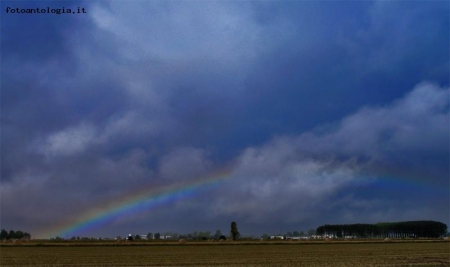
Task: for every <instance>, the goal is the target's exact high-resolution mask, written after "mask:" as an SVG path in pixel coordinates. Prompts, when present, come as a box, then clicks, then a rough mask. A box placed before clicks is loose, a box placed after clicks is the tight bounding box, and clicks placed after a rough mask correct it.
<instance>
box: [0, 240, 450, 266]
mask: <svg viewBox="0 0 450 267" xmlns="http://www.w3.org/2000/svg"><path fill="white" fill-rule="evenodd" d="M0 265H1V266H52V267H56V266H450V243H449V242H389V243H386V242H331V243H330V242H328V243H326V242H284V243H282V242H280V243H273V242H263V243H259V242H246V243H244V242H243V243H240V242H234V243H228V242H227V243H222V244H221V243H219V242H215V243H208V242H205V243H189V242H188V243H187V244H178V243H156V242H153V243H128V244H118V243H112V242H110V243H92V244H86V243H85V244H80V243H76V244H74V243H61V244H52V243H41V244H39V243H34V244H33V243H31V244H20V245H17V244H15V245H7V244H2V245H1V246H0Z"/></svg>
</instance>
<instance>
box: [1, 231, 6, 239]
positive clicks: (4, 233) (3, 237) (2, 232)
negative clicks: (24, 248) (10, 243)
mask: <svg viewBox="0 0 450 267" xmlns="http://www.w3.org/2000/svg"><path fill="white" fill-rule="evenodd" d="M0 239H8V232H7V231H6V230H5V229H2V231H1V233H0Z"/></svg>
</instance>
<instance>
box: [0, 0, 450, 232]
mask: <svg viewBox="0 0 450 267" xmlns="http://www.w3.org/2000/svg"><path fill="white" fill-rule="evenodd" d="M27 4H28V2H26V3H21V5H27ZM72 4H73V5H78V4H79V3H71V4H70V5H72ZM83 5H85V6H86V8H88V11H89V13H88V14H87V15H86V16H77V17H76V18H64V17H56V16H47V17H43V16H40V17H37V16H27V17H23V16H14V17H11V16H6V15H5V16H2V60H3V62H2V63H3V64H2V70H1V75H2V79H1V80H2V99H1V104H2V105H1V108H2V112H1V125H2V127H1V131H2V132H1V134H2V135H1V139H2V142H1V146H2V161H1V167H2V168H1V175H2V179H1V185H2V187H1V190H2V191H1V193H2V194H1V200H2V201H1V205H2V221H1V223H2V227H3V225H5V227H10V226H11V227H12V226H13V225H20V227H21V228H24V229H25V228H27V229H28V228H32V229H39V228H40V226H41V225H45V224H47V221H48V217H49V216H50V215H51V216H52V220H55V221H58V220H63V219H68V218H73V219H75V218H77V216H80V214H82V213H83V211H84V210H86V209H88V208H90V207H91V206H95V205H97V206H96V207H98V208H99V209H101V208H102V203H107V202H108V201H112V200H114V199H116V198H119V197H120V196H122V195H124V194H129V193H130V192H132V191H133V190H137V189H138V188H141V187H142V186H157V185H161V184H171V183H174V182H179V181H182V182H188V181H191V180H195V179H196V178H198V177H204V176H207V175H208V174H209V173H211V172H214V170H216V169H223V168H226V169H227V171H228V173H229V176H230V177H229V179H228V180H227V181H225V182H224V183H223V185H222V187H220V188H218V189H214V190H212V191H211V192H208V191H202V190H199V192H198V194H197V195H196V196H195V197H193V198H189V199H186V200H185V201H183V202H179V203H171V204H168V206H167V208H166V209H155V210H152V211H149V212H148V213H144V214H136V215H135V216H136V218H138V219H139V220H143V221H144V222H142V223H139V224H136V225H135V226H134V227H137V228H138V229H137V231H148V230H150V229H148V230H146V226H145V225H149V224H152V225H153V226H154V227H155V228H158V229H160V231H164V230H169V229H163V228H164V227H170V229H171V230H176V229H180V230H179V231H183V230H185V229H191V226H189V225H192V224H195V223H200V222H199V219H198V218H201V221H202V223H203V225H205V227H208V226H207V225H221V223H223V221H229V220H232V219H234V218H237V219H239V220H240V221H242V222H243V223H244V224H243V227H247V228H248V229H255V233H256V232H258V230H257V229H272V230H271V231H277V230H278V225H280V224H282V225H294V224H301V223H303V224H304V225H306V224H307V225H310V227H315V226H317V224H318V223H319V222H324V223H327V222H328V221H327V219H328V218H331V216H335V218H339V220H340V221H347V222H352V221H361V220H363V221H376V220H377V218H380V220H381V219H382V218H387V219H392V220H395V216H394V215H395V214H396V215H397V217H398V218H401V219H408V218H414V219H416V218H418V217H420V214H423V215H424V216H425V217H426V218H425V219H442V220H445V219H446V218H444V217H445V216H444V217H442V214H445V212H443V210H444V211H445V210H446V208H447V210H448V206H446V205H447V204H448V203H445V204H442V202H441V201H442V199H444V198H445V197H446V196H448V191H439V192H438V193H436V194H434V195H433V197H431V192H432V191H431V190H430V191H427V190H424V191H421V196H422V197H424V198H425V197H426V196H429V195H430V200H429V201H428V202H426V201H425V202H423V203H420V201H415V202H414V201H413V202H411V203H413V204H411V203H409V204H408V201H409V200H408V197H409V195H410V193H411V192H412V191H414V188H412V187H411V188H410V187H405V188H406V189H405V191H404V192H403V193H401V194H397V195H395V194H393V193H392V192H391V191H386V193H383V192H384V191H383V189H384V188H389V187H390V186H392V185H390V184H384V181H385V178H386V177H395V178H396V179H397V178H398V179H400V180H401V181H404V182H405V183H407V182H411V181H413V182H418V183H423V184H426V185H427V186H429V187H431V188H434V187H437V186H441V187H442V186H443V187H445V186H446V185H448V181H447V178H448V175H449V173H448V160H449V153H448V147H449V143H448V135H449V133H448V129H449V125H448V119H449V116H448V110H449V107H448V105H449V104H448V84H449V81H448V72H449V68H448V62H449V51H448V39H449V30H448V19H449V15H448V14H449V12H448V5H445V4H443V3H441V2H414V3H409V2H408V3H403V2H398V3H388V2H364V3H362V2H361V3H360V2H336V3H334V2H321V3H313V2H288V3H286V4H282V3H277V2H239V4H238V3H237V2H202V3H199V2H141V1H133V2H126V3H121V2H117V1H112V2H90V3H83ZM3 6H4V4H3V3H2V7H3ZM431 14H433V15H431ZM37 30H39V32H40V33H41V34H37V33H36V31H37ZM5 66H8V67H5ZM387 180H389V179H387ZM361 188H363V189H364V190H368V193H367V194H362V193H361V192H360V189H361ZM447 188H448V186H447ZM369 189H371V190H372V191H370V190H369ZM49 192H51V194H50V193H49ZM371 192H372V193H371ZM389 192H391V193H389ZM23 195H26V196H27V197H26V198H21V196H23ZM399 196H401V199H398V197H399ZM395 197H397V199H396V202H395V203H398V204H396V205H394V204H392V202H391V200H392V199H394V198H395ZM447 202H448V201H447ZM330 203H334V204H330ZM439 203H441V204H439ZM386 206H389V209H386ZM17 207H24V209H25V210H26V212H25V213H23V212H19V211H18V209H17ZM412 207H417V210H416V211H411V210H410V209H411V208H412ZM5 210H6V211H7V212H6V213H5V212H4V211H5ZM340 211H342V213H340ZM398 211H401V212H398ZM324 213H326V214H330V215H329V216H330V217H328V216H324V215H323V214H324ZM339 214H344V215H342V217H339V216H341V215H339ZM371 214H372V215H371ZM439 214H441V215H439ZM375 215H376V216H375ZM447 217H448V216H447ZM133 218H134V217H133ZM163 218H171V220H170V222H167V220H165V219H163ZM181 218H182V220H183V221H184V222H185V225H180V223H179V222H180V220H181ZM270 218H274V219H270ZM279 218H283V219H282V221H280V219H279ZM365 218H367V220H365ZM261 220H263V221H264V222H261ZM30 221H32V222H34V226H29V225H28V223H27V222H30ZM134 221H136V220H134ZM186 225H188V226H186ZM252 225H253V226H254V227H252ZM275 225H276V226H275ZM122 227H130V228H132V227H133V219H122V220H120V221H117V222H115V223H113V224H112V225H110V226H105V229H107V230H105V229H104V230H103V232H102V233H103V234H108V235H109V234H113V235H115V234H116V233H117V232H115V231H117V229H118V228H122ZM211 227H213V228H214V226H211ZM226 227H228V225H226ZM274 227H275V228H274ZM15 228H17V227H15ZM244 229H245V228H244ZM273 229H275V230H273ZM196 230H200V229H196ZM209 230H215V229H209ZM222 230H225V229H222Z"/></svg>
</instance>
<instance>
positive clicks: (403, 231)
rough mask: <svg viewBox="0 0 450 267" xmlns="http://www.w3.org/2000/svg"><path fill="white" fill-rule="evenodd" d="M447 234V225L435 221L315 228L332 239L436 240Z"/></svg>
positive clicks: (331, 225) (338, 225)
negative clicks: (425, 238) (424, 238)
mask: <svg viewBox="0 0 450 267" xmlns="http://www.w3.org/2000/svg"><path fill="white" fill-rule="evenodd" d="M446 233H447V225H446V224H444V223H442V222H436V221H405V222H381V223H376V224H361V223H358V224H325V225H322V226H319V227H318V228H317V234H318V235H328V236H333V237H338V238H342V237H358V238H367V237H378V238H407V237H410V238H419V237H430V238H433V237H434V238H436V237H441V236H444V235H445V234H446Z"/></svg>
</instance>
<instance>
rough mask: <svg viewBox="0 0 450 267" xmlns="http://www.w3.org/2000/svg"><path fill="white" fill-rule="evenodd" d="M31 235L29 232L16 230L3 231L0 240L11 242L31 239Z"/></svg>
mask: <svg viewBox="0 0 450 267" xmlns="http://www.w3.org/2000/svg"><path fill="white" fill-rule="evenodd" d="M30 238H31V235H30V234H29V233H27V232H23V231H20V230H18V231H14V230H9V232H8V231H6V230H5V229H2V230H1V232H0V239H1V240H11V239H30Z"/></svg>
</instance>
